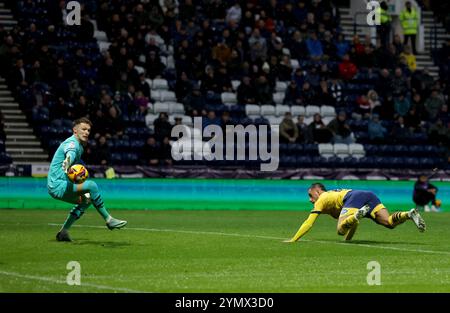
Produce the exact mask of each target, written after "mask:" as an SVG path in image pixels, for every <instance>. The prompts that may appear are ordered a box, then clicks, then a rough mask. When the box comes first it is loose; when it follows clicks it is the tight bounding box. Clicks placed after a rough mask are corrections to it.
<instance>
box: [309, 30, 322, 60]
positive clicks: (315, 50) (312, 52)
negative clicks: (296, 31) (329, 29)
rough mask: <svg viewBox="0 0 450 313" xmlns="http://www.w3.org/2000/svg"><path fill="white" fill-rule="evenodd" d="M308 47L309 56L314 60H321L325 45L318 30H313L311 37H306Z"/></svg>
mask: <svg viewBox="0 0 450 313" xmlns="http://www.w3.org/2000/svg"><path fill="white" fill-rule="evenodd" d="M306 47H307V48H308V52H309V57H310V58H311V59H313V60H320V59H321V58H322V56H323V47H322V43H321V42H320V40H319V39H317V34H316V32H314V31H313V32H311V33H310V35H309V38H308V39H306Z"/></svg>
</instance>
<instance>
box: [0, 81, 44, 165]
mask: <svg viewBox="0 0 450 313" xmlns="http://www.w3.org/2000/svg"><path fill="white" fill-rule="evenodd" d="M0 112H2V114H3V118H4V125H5V133H6V142H5V150H6V153H8V154H9V155H10V156H11V158H12V159H13V163H14V164H19V163H28V164H29V163H40V162H47V160H48V154H47V152H46V151H45V150H44V149H43V148H42V147H41V142H40V141H39V139H38V138H37V137H36V136H35V135H34V134H33V129H32V127H31V125H30V124H29V123H28V122H27V120H26V117H25V114H24V113H23V112H22V110H21V109H20V107H19V104H18V103H16V102H15V100H14V98H13V97H12V96H11V92H10V91H9V90H8V88H7V86H6V85H5V80H4V79H3V78H1V79H0Z"/></svg>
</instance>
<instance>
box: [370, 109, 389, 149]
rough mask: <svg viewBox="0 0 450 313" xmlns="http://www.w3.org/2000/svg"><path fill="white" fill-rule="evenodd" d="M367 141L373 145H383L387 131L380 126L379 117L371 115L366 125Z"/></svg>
mask: <svg viewBox="0 0 450 313" xmlns="http://www.w3.org/2000/svg"><path fill="white" fill-rule="evenodd" d="M368 133H369V139H370V140H371V141H372V142H374V143H383V142H384V139H385V138H386V134H387V129H386V128H385V127H384V126H383V125H382V124H381V122H380V116H379V115H378V114H373V115H372V119H371V120H370V121H369V125H368Z"/></svg>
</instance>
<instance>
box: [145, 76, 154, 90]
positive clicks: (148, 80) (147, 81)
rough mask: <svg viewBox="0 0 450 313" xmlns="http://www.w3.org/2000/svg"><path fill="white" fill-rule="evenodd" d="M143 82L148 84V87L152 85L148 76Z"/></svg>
mask: <svg viewBox="0 0 450 313" xmlns="http://www.w3.org/2000/svg"><path fill="white" fill-rule="evenodd" d="M145 82H146V83H147V84H148V85H149V86H150V89H151V88H152V86H153V82H152V80H151V79H150V78H146V79H145Z"/></svg>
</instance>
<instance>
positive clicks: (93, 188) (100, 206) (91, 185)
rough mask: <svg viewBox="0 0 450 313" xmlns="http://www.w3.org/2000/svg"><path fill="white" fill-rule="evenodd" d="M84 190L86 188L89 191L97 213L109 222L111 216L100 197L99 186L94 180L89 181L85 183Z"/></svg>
mask: <svg viewBox="0 0 450 313" xmlns="http://www.w3.org/2000/svg"><path fill="white" fill-rule="evenodd" d="M84 188H86V190H88V191H89V193H90V194H91V198H92V203H93V204H94V207H95V208H96V209H97V212H98V213H99V214H100V215H101V216H102V217H103V219H104V220H105V221H108V219H109V217H110V215H109V213H108V211H107V210H106V208H105V204H104V203H103V200H102V196H101V195H100V191H99V190H98V186H97V184H96V183H95V182H93V181H92V180H87V181H86V182H85V183H84Z"/></svg>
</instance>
